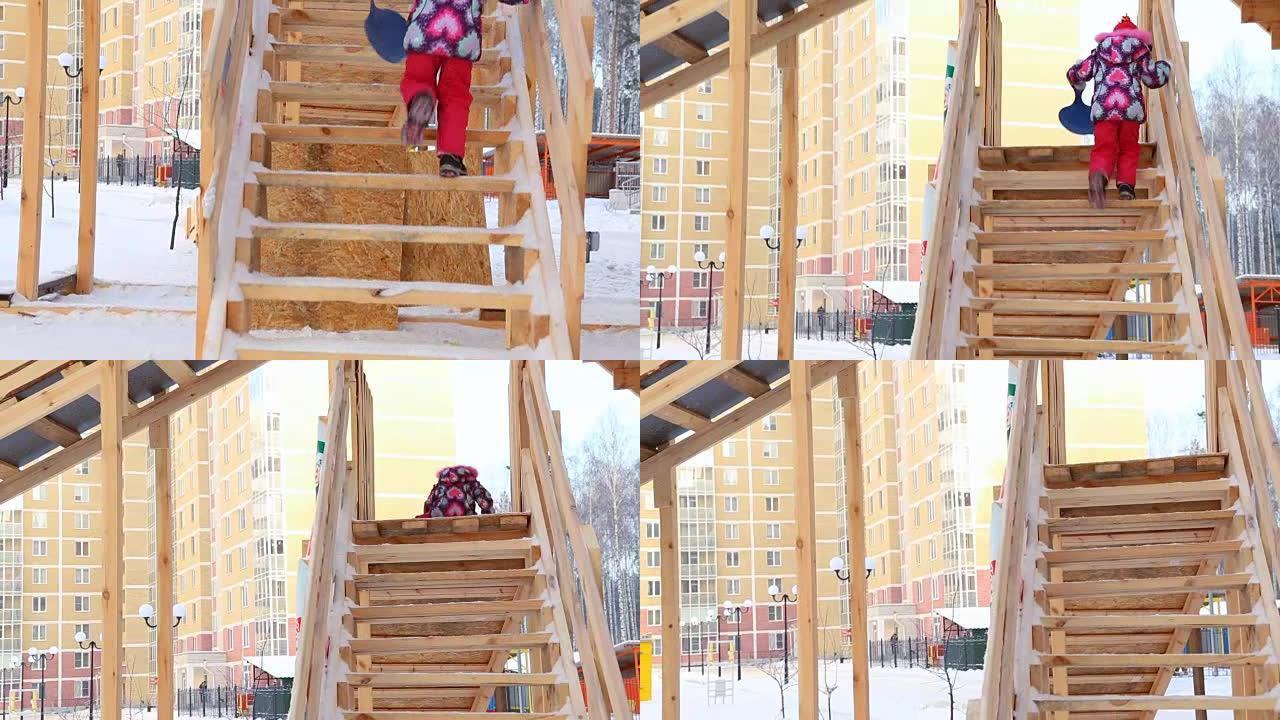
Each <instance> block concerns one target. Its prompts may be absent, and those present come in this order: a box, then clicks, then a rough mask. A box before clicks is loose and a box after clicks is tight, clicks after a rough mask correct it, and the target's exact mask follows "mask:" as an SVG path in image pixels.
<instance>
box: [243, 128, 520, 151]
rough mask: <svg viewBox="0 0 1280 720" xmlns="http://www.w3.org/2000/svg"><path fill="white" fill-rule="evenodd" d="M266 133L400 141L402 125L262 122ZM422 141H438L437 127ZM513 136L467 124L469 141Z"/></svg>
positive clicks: (496, 141)
mask: <svg viewBox="0 0 1280 720" xmlns="http://www.w3.org/2000/svg"><path fill="white" fill-rule="evenodd" d="M262 130H263V133H264V134H265V135H266V138H267V140H269V141H271V142H281V143H289V142H295V143H312V144H333V145H400V144H402V140H401V139H400V128H398V127H386V126H383V127H366V126H363V125H289V124H285V123H263V125H262ZM422 137H423V143H424V144H432V143H435V141H436V128H434V127H429V128H426V129H425V130H424V131H423V133H422ZM510 139H511V132H510V131H508V130H485V129H482V128H467V144H468V145H480V146H484V147H497V146H499V145H505V144H506V143H507V141H508V140H510Z"/></svg>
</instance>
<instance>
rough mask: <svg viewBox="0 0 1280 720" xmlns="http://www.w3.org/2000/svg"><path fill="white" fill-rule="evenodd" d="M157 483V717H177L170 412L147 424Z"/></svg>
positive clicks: (158, 718)
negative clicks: (174, 668) (175, 713)
mask: <svg viewBox="0 0 1280 720" xmlns="http://www.w3.org/2000/svg"><path fill="white" fill-rule="evenodd" d="M147 441H148V445H149V446H150V449H151V453H152V458H153V459H152V462H153V464H154V466H155V484H156V485H155V487H156V508H155V516H156V604H157V606H158V607H157V608H156V612H157V614H158V615H159V620H158V621H157V625H158V627H157V628H156V675H157V676H158V677H157V680H156V711H157V713H158V714H157V720H173V717H174V706H173V699H174V698H173V631H174V627H173V623H172V622H171V621H170V617H169V610H170V608H172V607H173V472H172V465H171V463H170V455H169V444H170V443H169V416H168V415H165V416H164V417H162V418H160V419H159V420H156V421H155V422H153V423H151V425H150V427H148V428H147Z"/></svg>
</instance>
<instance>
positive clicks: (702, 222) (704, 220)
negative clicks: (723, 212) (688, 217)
mask: <svg viewBox="0 0 1280 720" xmlns="http://www.w3.org/2000/svg"><path fill="white" fill-rule="evenodd" d="M693 229H694V231H695V232H708V231H710V230H711V216H709V215H694V216H693Z"/></svg>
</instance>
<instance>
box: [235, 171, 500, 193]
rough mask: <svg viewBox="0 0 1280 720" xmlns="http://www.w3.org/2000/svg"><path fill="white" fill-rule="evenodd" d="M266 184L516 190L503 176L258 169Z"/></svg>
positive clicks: (320, 186) (438, 190)
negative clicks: (454, 176)
mask: <svg viewBox="0 0 1280 720" xmlns="http://www.w3.org/2000/svg"><path fill="white" fill-rule="evenodd" d="M254 176H255V177H256V178H257V182H258V184H259V185H263V186H265V187H305V188H345V189H348V190H390V191H395V192H402V191H405V190H431V191H437V192H441V191H443V192H480V193H508V192H513V191H514V190H515V189H516V181H515V179H514V178H510V177H504V176H501V175H467V176H465V177H456V178H442V177H440V176H439V175H427V174H407V173H362V172H334V171H323V170H266V169H260V170H257V171H255V172H254Z"/></svg>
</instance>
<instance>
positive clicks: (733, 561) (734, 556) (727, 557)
mask: <svg viewBox="0 0 1280 720" xmlns="http://www.w3.org/2000/svg"><path fill="white" fill-rule="evenodd" d="M724 564H725V566H726V567H732V568H736V567H742V557H741V556H740V555H739V554H738V551H737V550H730V551H729V552H726V553H725V554H724Z"/></svg>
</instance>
